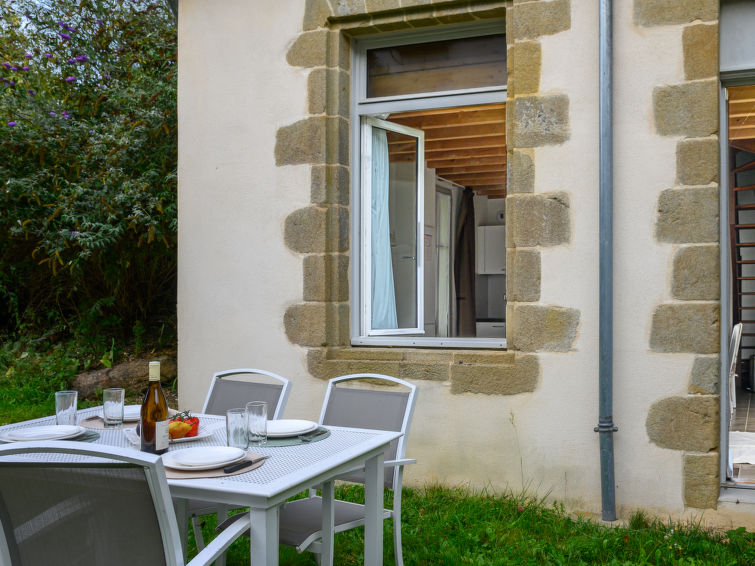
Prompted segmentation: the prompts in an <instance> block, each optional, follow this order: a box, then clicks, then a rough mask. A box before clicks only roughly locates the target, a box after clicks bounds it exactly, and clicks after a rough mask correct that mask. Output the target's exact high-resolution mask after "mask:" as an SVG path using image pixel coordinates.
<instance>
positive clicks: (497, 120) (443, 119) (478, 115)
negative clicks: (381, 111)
mask: <svg viewBox="0 0 755 566" xmlns="http://www.w3.org/2000/svg"><path fill="white" fill-rule="evenodd" d="M388 121H389V122H396V123H398V124H403V125H404V126H409V127H410V128H419V129H420V130H432V129H435V128H454V127H457V126H474V125H482V124H501V125H502V126H503V127H505V125H506V110H505V109H492V110H489V109H483V110H469V111H466V112H465V111H459V112H454V113H452V114H434V115H433V114H423V115H420V116H410V117H405V116H403V115H401V114H391V115H390V116H388Z"/></svg>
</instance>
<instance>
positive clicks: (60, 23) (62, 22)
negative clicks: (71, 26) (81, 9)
mask: <svg viewBox="0 0 755 566" xmlns="http://www.w3.org/2000/svg"><path fill="white" fill-rule="evenodd" d="M58 25H59V26H60V27H62V28H65V27H66V23H65V22H64V21H63V20H58Z"/></svg>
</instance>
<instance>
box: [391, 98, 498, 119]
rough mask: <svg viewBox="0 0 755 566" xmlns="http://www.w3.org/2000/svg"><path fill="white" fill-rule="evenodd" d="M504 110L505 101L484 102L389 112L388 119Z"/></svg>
mask: <svg viewBox="0 0 755 566" xmlns="http://www.w3.org/2000/svg"><path fill="white" fill-rule="evenodd" d="M501 109H503V110H504V111H505V110H506V103H505V102H501V103H498V104H485V105H482V106H457V107H455V108H435V109H434V110H416V111H412V112H399V113H398V114H391V115H390V119H391V120H392V121H393V120H397V119H402V118H412V117H415V116H436V115H439V114H454V113H456V112H475V111H479V110H501Z"/></svg>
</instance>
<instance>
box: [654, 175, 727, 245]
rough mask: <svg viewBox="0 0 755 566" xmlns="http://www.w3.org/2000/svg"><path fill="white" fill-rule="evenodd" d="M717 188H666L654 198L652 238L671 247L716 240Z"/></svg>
mask: <svg viewBox="0 0 755 566" xmlns="http://www.w3.org/2000/svg"><path fill="white" fill-rule="evenodd" d="M718 221H719V214H718V189H717V188H716V187H695V188H689V189H668V190H665V191H663V192H662V193H661V195H660V197H659V198H658V220H657V223H656V227H655V235H656V238H658V240H659V241H661V242H666V243H672V244H686V243H705V242H717V241H718Z"/></svg>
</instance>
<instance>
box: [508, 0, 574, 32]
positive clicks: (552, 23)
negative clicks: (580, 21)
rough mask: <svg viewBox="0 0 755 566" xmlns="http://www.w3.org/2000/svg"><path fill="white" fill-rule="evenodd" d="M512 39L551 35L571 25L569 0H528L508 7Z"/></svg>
mask: <svg viewBox="0 0 755 566" xmlns="http://www.w3.org/2000/svg"><path fill="white" fill-rule="evenodd" d="M508 17H509V18H510V19H511V26H510V30H511V31H510V33H511V34H512V35H511V39H512V40H517V41H518V40H521V39H535V38H538V37H540V36H541V35H553V34H554V33H558V32H561V31H564V30H567V29H569V28H570V27H571V2H570V1H569V0H551V1H549V2H528V3H526V4H516V5H514V6H513V7H512V8H509V14H508Z"/></svg>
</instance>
